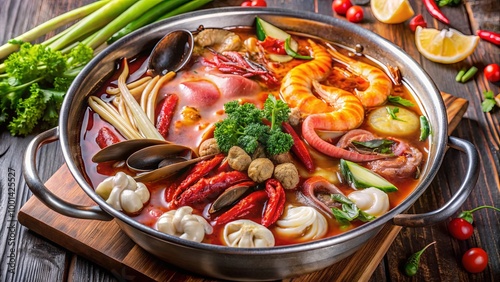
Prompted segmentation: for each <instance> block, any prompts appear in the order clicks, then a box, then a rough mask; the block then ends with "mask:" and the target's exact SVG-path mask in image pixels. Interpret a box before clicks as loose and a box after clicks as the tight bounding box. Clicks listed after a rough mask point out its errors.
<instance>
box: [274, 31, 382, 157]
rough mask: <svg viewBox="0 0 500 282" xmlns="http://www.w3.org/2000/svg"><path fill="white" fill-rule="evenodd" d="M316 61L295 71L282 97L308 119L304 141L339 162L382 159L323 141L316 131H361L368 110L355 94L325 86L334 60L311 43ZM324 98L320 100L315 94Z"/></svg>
mask: <svg viewBox="0 0 500 282" xmlns="http://www.w3.org/2000/svg"><path fill="white" fill-rule="evenodd" d="M309 44H310V45H311V50H312V52H313V55H314V59H313V60H312V61H309V62H307V63H304V64H301V65H299V66H297V67H295V68H293V69H291V70H290V71H289V72H288V74H287V75H286V76H285V78H284V79H283V83H282V87H281V96H282V98H283V100H285V101H286V102H287V103H288V104H289V105H290V107H292V108H298V109H299V110H300V111H301V112H302V114H305V115H307V117H306V118H305V120H304V122H303V123H302V134H303V136H304V139H305V140H306V141H307V142H308V143H309V145H311V146H312V147H313V148H315V149H317V150H318V151H320V152H322V153H324V154H326V155H329V156H331V157H335V158H344V159H348V160H351V161H370V160H375V159H380V158H381V157H380V156H376V155H363V154H360V153H358V152H353V151H348V150H345V149H342V148H339V147H337V146H335V145H333V144H331V143H328V142H326V141H325V140H323V139H321V138H320V137H319V136H318V134H317V133H316V131H315V129H322V130H332V131H347V130H351V129H354V128H357V127H359V126H360V125H361V123H362V122H363V119H364V114H365V112H364V108H363V104H362V103H361V101H360V99H359V98H358V97H356V96H355V95H353V94H352V93H350V92H348V91H345V90H342V89H339V88H336V87H333V86H325V85H321V84H320V83H319V82H318V80H319V81H320V80H324V79H325V78H326V77H327V76H328V73H329V72H330V70H331V68H332V58H331V57H330V56H329V54H328V52H327V51H326V50H325V49H324V48H323V47H322V46H320V45H317V44H315V43H314V42H313V41H312V40H309ZM313 90H315V92H316V94H317V95H318V96H319V97H320V98H322V99H319V98H318V97H316V96H315V95H314V94H313Z"/></svg>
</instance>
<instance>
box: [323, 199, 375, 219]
mask: <svg viewBox="0 0 500 282" xmlns="http://www.w3.org/2000/svg"><path fill="white" fill-rule="evenodd" d="M331 198H332V200H334V201H336V202H339V203H341V204H342V209H339V208H335V207H334V208H332V214H333V216H335V219H336V220H337V221H338V222H339V223H340V224H341V225H343V226H345V225H349V224H350V222H351V221H354V220H361V221H363V222H367V221H371V220H374V219H375V217H374V216H372V215H370V214H367V213H366V212H364V211H362V210H360V209H359V208H358V206H356V204H354V202H352V201H351V200H349V198H347V197H346V196H344V195H341V194H332V195H331Z"/></svg>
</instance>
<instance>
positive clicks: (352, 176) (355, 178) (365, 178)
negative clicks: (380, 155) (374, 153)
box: [340, 159, 398, 192]
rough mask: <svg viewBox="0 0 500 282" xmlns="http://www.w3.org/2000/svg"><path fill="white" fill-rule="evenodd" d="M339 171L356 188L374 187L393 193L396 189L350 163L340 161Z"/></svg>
mask: <svg viewBox="0 0 500 282" xmlns="http://www.w3.org/2000/svg"><path fill="white" fill-rule="evenodd" d="M340 171H341V172H342V175H344V177H345V178H346V179H347V181H348V182H349V183H350V184H351V185H353V186H354V187H356V188H369V187H375V188H378V189H380V190H382V191H384V192H394V191H397V190H398V188H397V187H396V186H394V184H392V183H390V182H389V181H387V180H386V179H385V178H383V177H382V176H380V175H378V174H376V173H375V172H373V171H371V170H369V169H367V168H365V167H363V166H361V165H359V164H357V163H354V162H351V161H347V160H344V159H341V160H340Z"/></svg>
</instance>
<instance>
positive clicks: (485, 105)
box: [481, 99, 495, 113]
mask: <svg viewBox="0 0 500 282" xmlns="http://www.w3.org/2000/svg"><path fill="white" fill-rule="evenodd" d="M493 107H495V100H493V99H486V100H484V101H483V102H482V103H481V109H482V110H483V112H485V113H487V112H489V111H491V110H493Z"/></svg>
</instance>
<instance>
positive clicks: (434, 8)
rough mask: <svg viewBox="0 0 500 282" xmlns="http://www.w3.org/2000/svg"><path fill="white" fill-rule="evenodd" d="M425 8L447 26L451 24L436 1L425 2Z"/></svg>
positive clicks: (427, 0)
mask: <svg viewBox="0 0 500 282" xmlns="http://www.w3.org/2000/svg"><path fill="white" fill-rule="evenodd" d="M424 5H425V8H427V11H429V13H430V14H431V15H432V16H433V17H434V18H436V19H438V20H440V21H442V22H443V23H445V24H449V23H450V20H449V19H448V18H447V17H446V16H445V15H444V14H443V12H441V10H440V9H439V7H438V5H437V3H436V1H434V0H424Z"/></svg>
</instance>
